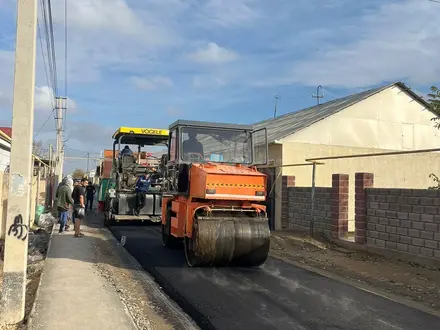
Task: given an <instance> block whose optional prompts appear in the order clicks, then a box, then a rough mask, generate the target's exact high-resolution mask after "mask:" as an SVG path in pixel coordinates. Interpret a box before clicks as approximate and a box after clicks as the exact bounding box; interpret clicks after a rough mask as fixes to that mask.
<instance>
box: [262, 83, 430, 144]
mask: <svg viewBox="0 0 440 330" xmlns="http://www.w3.org/2000/svg"><path fill="white" fill-rule="evenodd" d="M392 86H398V87H400V88H402V89H403V90H404V91H405V92H408V93H409V94H410V95H411V96H413V97H416V98H418V101H420V102H424V101H423V100H421V99H420V98H419V97H418V96H417V95H416V94H415V93H413V92H411V91H408V88H407V87H406V86H405V85H404V84H403V83H400V82H397V83H394V84H391V85H386V86H382V87H379V88H374V89H369V90H367V91H364V92H360V93H357V94H353V95H349V96H346V97H342V98H339V99H336V100H333V101H329V102H326V103H323V104H320V105H316V106H313V107H309V108H305V109H303V110H299V111H295V112H290V113H287V114H285V115H282V116H279V117H276V118H271V119H267V120H263V121H260V122H258V123H256V124H254V128H255V129H259V128H263V127H266V129H267V140H268V143H271V142H274V141H276V140H280V139H282V138H284V137H286V136H289V135H291V134H293V133H295V132H298V131H300V130H302V129H304V128H306V127H308V126H310V125H312V124H314V123H316V122H318V121H320V120H322V119H325V118H327V117H329V116H331V115H334V114H335V113H338V112H339V111H341V110H343V109H345V108H347V107H349V106H351V105H353V104H355V103H358V102H360V101H362V100H364V99H366V98H368V97H370V96H372V95H374V94H376V93H379V92H381V91H383V90H385V89H387V88H389V87H392Z"/></svg>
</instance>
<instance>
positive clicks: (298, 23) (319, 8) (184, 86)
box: [0, 0, 440, 172]
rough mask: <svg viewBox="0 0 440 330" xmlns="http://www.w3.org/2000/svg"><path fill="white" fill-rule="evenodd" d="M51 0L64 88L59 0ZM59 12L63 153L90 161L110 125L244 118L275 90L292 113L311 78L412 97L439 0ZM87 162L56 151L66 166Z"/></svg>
mask: <svg viewBox="0 0 440 330" xmlns="http://www.w3.org/2000/svg"><path fill="white" fill-rule="evenodd" d="M16 2H17V1H15V0H0V124H1V125H2V126H10V125H11V117H12V90H13V72H14V49H15V32H16V23H15V21H16ZM51 2H52V6H53V18H54V35H55V46H56V58H57V71H58V82H59V93H58V94H59V95H60V96H66V91H65V89H64V84H65V77H64V70H65V64H66V63H65V54H64V41H65V39H64V24H65V20H64V0H52V1H51ZM38 3H39V4H40V3H41V2H40V1H39V2H38ZM67 12H68V17H67V26H68V39H67V41H68V53H67V72H68V74H67V86H68V89H67V97H68V102H67V108H68V109H67V113H66V115H67V119H66V128H65V129H66V131H65V134H66V140H67V141H66V155H67V156H70V157H75V156H77V157H78V156H79V157H81V156H85V155H86V153H90V157H92V158H93V157H99V153H100V151H101V150H102V149H110V148H111V145H112V140H111V135H112V133H113V132H114V131H115V130H116V129H117V128H118V127H119V126H133V127H153V128H168V126H169V124H171V123H172V122H174V121H175V120H177V119H193V120H204V121H218V122H230V123H243V124H244V123H246V124H250V123H255V122H257V121H260V120H264V119H268V118H270V117H272V116H273V109H274V96H275V95H279V96H280V97H281V99H280V100H279V101H278V114H284V113H288V112H292V111H296V110H300V109H302V108H305V107H307V106H311V105H314V104H315V103H316V99H314V98H312V94H313V93H316V87H317V86H318V85H322V86H323V89H322V93H323V94H324V99H323V101H324V102H325V101H329V100H332V99H335V98H338V97H343V96H346V95H348V94H353V93H356V92H360V91H362V90H366V89H369V88H374V87H377V86H380V85H385V84H388V83H391V82H395V81H402V82H404V83H405V84H407V85H408V86H409V87H411V88H412V89H413V90H414V91H416V92H417V93H419V94H426V93H427V92H429V87H430V86H431V85H440V84H439V80H440V79H439V78H438V77H439V73H440V61H438V56H437V55H438V54H439V53H440V25H439V24H438V22H439V19H440V3H435V2H430V1H428V0H364V1H352V0H271V1H268V0H67ZM39 16H41V11H39ZM42 40H43V45H45V43H44V42H45V41H44V35H42ZM39 42H40V41H39V39H38V38H37V54H36V56H37V57H36V63H37V64H36V86H35V125H34V134H35V133H37V132H38V131H40V133H38V135H37V136H36V140H41V141H42V142H43V143H44V145H45V146H46V148H47V146H48V145H49V143H53V144H55V121H54V118H53V116H52V117H51V118H50V115H51V112H52V105H51V95H52V93H53V91H52V90H51V88H50V87H48V85H49V84H48V82H47V78H46V74H45V67H44V63H43V56H42V52H41V48H40V44H39ZM46 121H47V123H46V124H44V123H45V122H46ZM94 164H95V163H94V162H93V161H91V162H90V167H92V166H94ZM86 166H87V165H86V161H81V160H72V159H66V162H65V171H66V172H70V171H73V170H74V169H75V168H83V169H85V168H86Z"/></svg>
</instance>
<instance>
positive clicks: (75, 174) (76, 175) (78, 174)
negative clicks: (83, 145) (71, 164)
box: [72, 168, 86, 179]
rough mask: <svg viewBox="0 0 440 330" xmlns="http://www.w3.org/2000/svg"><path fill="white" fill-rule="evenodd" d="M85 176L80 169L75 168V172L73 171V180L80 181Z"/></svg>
mask: <svg viewBox="0 0 440 330" xmlns="http://www.w3.org/2000/svg"><path fill="white" fill-rule="evenodd" d="M85 175H86V172H85V171H84V170H82V169H80V168H77V169H76V170H75V171H73V175H72V176H73V178H74V179H82V178H84V177H85Z"/></svg>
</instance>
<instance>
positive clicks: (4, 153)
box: [0, 139, 11, 172]
mask: <svg viewBox="0 0 440 330" xmlns="http://www.w3.org/2000/svg"><path fill="white" fill-rule="evenodd" d="M10 150H11V144H10V143H9V142H7V141H5V140H3V139H0V171H1V172H3V171H4V170H5V169H6V167H7V166H8V165H9V159H10V155H11V151H10Z"/></svg>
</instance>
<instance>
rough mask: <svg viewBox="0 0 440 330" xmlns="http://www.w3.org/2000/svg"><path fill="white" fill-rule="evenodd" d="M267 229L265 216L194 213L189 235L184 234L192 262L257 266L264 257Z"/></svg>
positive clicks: (267, 239) (266, 244)
mask: <svg viewBox="0 0 440 330" xmlns="http://www.w3.org/2000/svg"><path fill="white" fill-rule="evenodd" d="M269 247H270V231H269V226H268V223H267V218H266V217H252V216H225V215H222V214H218V215H211V216H209V217H208V216H199V217H197V216H196V217H195V219H194V223H193V232H192V238H185V254H186V258H187V262H188V264H189V265H191V266H214V265H215V266H226V265H237V266H259V265H261V264H263V263H264V262H265V261H266V258H267V255H268V252H269Z"/></svg>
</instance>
